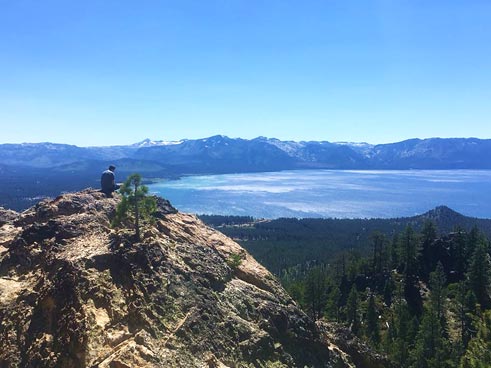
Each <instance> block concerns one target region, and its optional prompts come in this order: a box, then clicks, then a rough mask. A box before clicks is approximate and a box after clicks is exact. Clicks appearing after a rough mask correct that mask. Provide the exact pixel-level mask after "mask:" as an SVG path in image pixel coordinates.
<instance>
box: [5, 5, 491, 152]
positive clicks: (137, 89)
mask: <svg viewBox="0 0 491 368" xmlns="http://www.w3.org/2000/svg"><path fill="white" fill-rule="evenodd" d="M490 117H491V1H489V0H484V1H477V0H476V1H474V0H468V1H462V0H459V1H457V0H431V1H428V0H350V1H347V0H319V1H314V0H302V1H298V0H297V1H291V0H206V1H204V0H194V1H193V0H175V1H171V0H138V1H135V0H133V1H127V0H118V1H113V0H104V1H101V0H83V1H81V0H80V1H75V0H74V1H66V0H43V1H39V0H15V1H12V0H0V143H20V142H44V141H50V142H57V143H69V144H76V145H80V146H95V145H113V144H130V143H135V142H138V141H141V140H143V139H144V138H150V139H155V140H179V139H183V138H188V139H195V138H203V137H208V136H212V135H215V134H222V135H227V136H229V137H241V138H254V137H257V136H266V137H275V138H279V139H284V140H297V141H298V140H328V141H353V142H369V143H388V142H395V141H400V140H404V139H408V138H413V137H418V138H428V137H478V138H491V119H490Z"/></svg>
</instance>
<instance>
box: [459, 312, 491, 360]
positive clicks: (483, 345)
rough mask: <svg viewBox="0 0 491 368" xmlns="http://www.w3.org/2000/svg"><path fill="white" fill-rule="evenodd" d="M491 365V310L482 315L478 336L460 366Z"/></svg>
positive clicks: (471, 343) (473, 340)
mask: <svg viewBox="0 0 491 368" xmlns="http://www.w3.org/2000/svg"><path fill="white" fill-rule="evenodd" d="M486 367H491V311H490V310H487V311H486V312H484V314H483V315H482V318H481V320H480V321H479V324H478V332H477V336H476V337H474V338H473V339H472V340H471V341H470V342H469V346H468V348H467V351H466V353H465V355H464V356H463V357H462V359H461V361H460V368H486Z"/></svg>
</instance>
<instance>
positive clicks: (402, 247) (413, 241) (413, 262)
mask: <svg viewBox="0 0 491 368" xmlns="http://www.w3.org/2000/svg"><path fill="white" fill-rule="evenodd" d="M420 250H421V249H420V245H419V242H418V238H417V236H416V233H415V232H414V230H413V228H412V227H411V226H407V227H406V229H405V230H404V232H403V233H402V234H401V235H400V236H399V254H400V259H401V262H402V271H403V273H404V277H405V280H406V282H407V281H408V280H409V279H412V277H413V276H414V275H416V274H417V272H418V262H419V256H420Z"/></svg>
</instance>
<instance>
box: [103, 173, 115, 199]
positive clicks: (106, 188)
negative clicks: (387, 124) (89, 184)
mask: <svg viewBox="0 0 491 368" xmlns="http://www.w3.org/2000/svg"><path fill="white" fill-rule="evenodd" d="M116 189H117V188H116V184H115V183H114V173H113V172H112V171H111V170H106V171H104V172H103V173H102V175H101V190H102V191H103V192H104V193H107V194H109V193H112V192H114V191H115V190H116Z"/></svg>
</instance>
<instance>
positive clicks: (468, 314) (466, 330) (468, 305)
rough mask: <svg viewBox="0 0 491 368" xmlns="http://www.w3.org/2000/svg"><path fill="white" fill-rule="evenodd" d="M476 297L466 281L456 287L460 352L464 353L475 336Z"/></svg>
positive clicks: (458, 347)
mask: <svg viewBox="0 0 491 368" xmlns="http://www.w3.org/2000/svg"><path fill="white" fill-rule="evenodd" d="M476 302H477V301H476V297H475V296H474V293H473V292H472V290H469V287H468V285H467V283H466V282H465V281H460V282H459V283H458V284H457V287H456V295H455V303H454V313H455V317H456V319H457V321H458V327H459V331H458V332H459V341H457V349H458V350H459V354H460V355H461V354H463V352H464V351H465V349H466V348H467V344H468V343H469V341H470V339H471V337H472V336H473V332H474V328H473V320H474V315H473V313H474V311H475V309H476Z"/></svg>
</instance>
